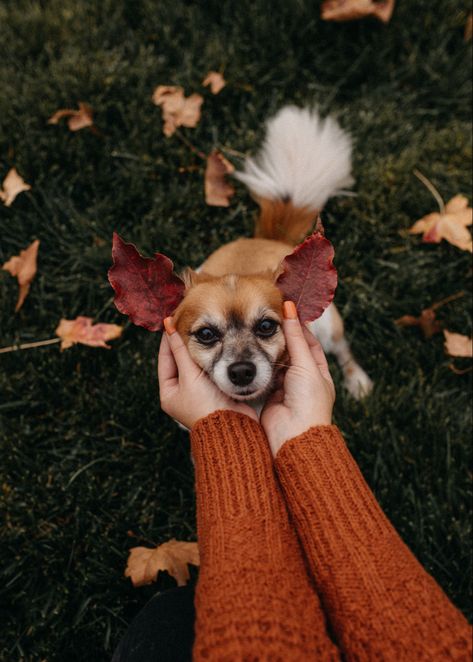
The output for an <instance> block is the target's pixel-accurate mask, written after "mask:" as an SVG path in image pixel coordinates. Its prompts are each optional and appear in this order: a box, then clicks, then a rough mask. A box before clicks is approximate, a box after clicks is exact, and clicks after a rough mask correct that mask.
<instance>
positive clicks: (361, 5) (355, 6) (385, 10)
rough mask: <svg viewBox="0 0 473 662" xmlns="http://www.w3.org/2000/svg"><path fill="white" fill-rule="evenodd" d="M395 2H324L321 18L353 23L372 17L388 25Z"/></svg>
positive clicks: (391, 0) (359, 0)
mask: <svg viewBox="0 0 473 662" xmlns="http://www.w3.org/2000/svg"><path fill="white" fill-rule="evenodd" d="M394 4H395V0H325V2H323V3H322V10H321V17H322V19H323V20H324V21H354V20H357V19H359V18H365V17H366V16H374V17H375V18H378V19H379V20H380V21H382V22H383V23H388V22H389V21H390V19H391V16H392V13H393V11H394Z"/></svg>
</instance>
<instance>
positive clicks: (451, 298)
mask: <svg viewBox="0 0 473 662" xmlns="http://www.w3.org/2000/svg"><path fill="white" fill-rule="evenodd" d="M464 296H465V292H464V291H463V290H462V291H461V292H457V293H456V294H451V295H450V296H449V297H446V298H445V299H442V300H441V301H437V303H433V304H432V305H431V306H430V307H431V309H432V310H437V308H441V307H442V306H445V304H446V303H450V302H451V301H456V300H457V299H461V298H462V297H464Z"/></svg>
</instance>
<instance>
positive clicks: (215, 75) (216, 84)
mask: <svg viewBox="0 0 473 662" xmlns="http://www.w3.org/2000/svg"><path fill="white" fill-rule="evenodd" d="M226 84H227V81H226V80H225V78H224V77H223V76H222V74H220V73H219V72H218V71H209V73H208V74H207V76H206V77H205V78H204V80H203V81H202V85H203V86H204V87H207V86H210V91H211V92H212V94H218V93H219V92H221V91H222V90H223V88H224V87H225V85H226Z"/></svg>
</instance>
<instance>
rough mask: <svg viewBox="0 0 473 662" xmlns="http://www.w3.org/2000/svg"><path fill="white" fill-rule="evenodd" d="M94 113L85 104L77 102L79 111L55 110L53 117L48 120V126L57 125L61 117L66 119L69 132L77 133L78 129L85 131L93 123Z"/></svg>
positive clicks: (68, 109)
mask: <svg viewBox="0 0 473 662" xmlns="http://www.w3.org/2000/svg"><path fill="white" fill-rule="evenodd" d="M93 115H94V111H93V110H92V108H91V107H90V106H89V105H88V104H86V103H82V101H80V102H79V110H71V109H70V108H65V109H63V110H57V111H56V112H55V113H54V115H51V117H50V118H49V119H48V124H59V120H61V119H62V118H63V117H68V118H69V119H68V120H67V126H68V127H69V130H70V131H79V130H80V129H85V128H86V127H88V126H92V125H93V123H94V117H93Z"/></svg>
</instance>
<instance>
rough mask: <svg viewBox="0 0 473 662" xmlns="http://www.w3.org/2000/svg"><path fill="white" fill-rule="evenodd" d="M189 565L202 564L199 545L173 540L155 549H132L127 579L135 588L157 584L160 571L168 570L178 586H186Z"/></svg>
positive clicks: (126, 571) (126, 572)
mask: <svg viewBox="0 0 473 662" xmlns="http://www.w3.org/2000/svg"><path fill="white" fill-rule="evenodd" d="M189 563H191V564H192V565H199V563H200V560H199V548H198V546H197V543H196V542H180V541H179V540H175V539H174V538H173V539H172V540H169V541H168V542H165V543H163V544H162V545H158V546H157V547H155V548H154V549H148V548H147V547H133V548H132V549H130V555H129V557H128V562H127V566H126V570H125V577H130V578H131V581H132V583H133V586H144V585H145V584H151V583H152V582H155V581H156V578H157V574H158V572H159V571H160V570H166V571H167V572H168V573H169V574H170V575H171V577H174V579H175V580H176V581H177V585H178V586H184V585H185V584H187V582H188V581H189V568H188V564H189Z"/></svg>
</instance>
